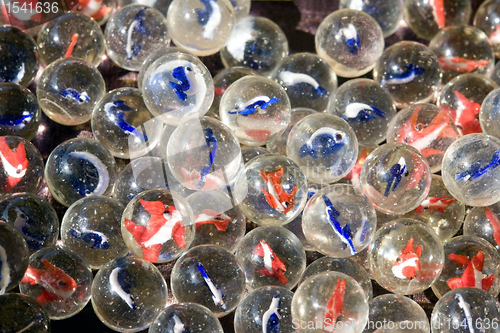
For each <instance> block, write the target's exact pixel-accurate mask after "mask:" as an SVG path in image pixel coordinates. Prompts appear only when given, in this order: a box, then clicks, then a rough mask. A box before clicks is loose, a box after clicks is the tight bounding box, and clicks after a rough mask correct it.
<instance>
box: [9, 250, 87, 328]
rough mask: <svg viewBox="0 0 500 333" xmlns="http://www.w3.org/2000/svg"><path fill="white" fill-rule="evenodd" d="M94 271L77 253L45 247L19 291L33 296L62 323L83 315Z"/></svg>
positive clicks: (33, 257)
mask: <svg viewBox="0 0 500 333" xmlns="http://www.w3.org/2000/svg"><path fill="white" fill-rule="evenodd" d="M91 285H92V270H91V269H90V267H89V265H88V264H87V263H86V262H85V261H84V260H83V259H82V257H80V256H79V255H78V254H77V253H76V252H73V251H71V250H69V249H66V248H62V247H56V246H54V247H45V248H43V249H41V250H39V251H37V252H35V253H33V254H32V255H31V256H30V258H29V266H28V269H27V271H26V274H25V275H24V278H23V280H22V281H21V284H20V285H19V289H20V291H21V293H23V294H25V295H27V296H30V297H33V298H35V299H36V300H37V302H38V303H40V304H41V305H42V306H43V308H44V309H45V311H47V313H48V315H49V317H50V319H52V320H61V319H66V318H69V317H72V316H74V315H76V314H77V313H78V312H80V311H81V310H82V309H83V308H84V307H85V305H87V303H88V302H89V300H90V286H91Z"/></svg>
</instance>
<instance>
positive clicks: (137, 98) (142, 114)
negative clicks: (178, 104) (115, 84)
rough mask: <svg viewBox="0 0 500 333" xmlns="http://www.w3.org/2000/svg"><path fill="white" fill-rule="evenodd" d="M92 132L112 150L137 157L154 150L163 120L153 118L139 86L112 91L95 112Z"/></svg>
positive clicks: (128, 156)
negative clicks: (137, 87)
mask: <svg viewBox="0 0 500 333" xmlns="http://www.w3.org/2000/svg"><path fill="white" fill-rule="evenodd" d="M91 125H92V133H94V136H95V138H96V139H97V140H99V141H100V142H101V143H102V144H103V145H104V146H106V148H108V150H109V152H110V153H111V154H112V155H113V156H115V157H119V158H126V159H135V158H138V157H140V156H143V155H145V154H147V153H148V152H150V151H151V150H152V149H153V148H154V147H155V146H156V144H157V143H158V142H159V141H160V138H161V134H162V130H163V122H161V121H160V120H159V119H156V118H154V117H153V115H152V114H151V113H150V112H149V110H148V109H147V107H146V104H144V100H143V98H142V93H141V91H140V90H139V89H135V88H118V89H115V90H113V91H110V92H108V93H107V94H106V95H104V97H103V98H101V99H100V100H99V102H98V103H97V104H96V105H95V107H94V111H93V112H92V119H91Z"/></svg>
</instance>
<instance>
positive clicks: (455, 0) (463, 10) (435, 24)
mask: <svg viewBox="0 0 500 333" xmlns="http://www.w3.org/2000/svg"><path fill="white" fill-rule="evenodd" d="M403 3H404V14H405V18H406V22H408V25H409V26H410V28H411V30H413V32H414V33H415V34H416V35H417V36H418V37H420V38H423V39H427V40H429V39H431V38H432V37H434V36H435V35H436V33H437V32H438V31H439V30H440V29H443V28H445V27H450V26H461V25H467V23H468V22H469V17H470V15H471V12H472V8H471V7H472V6H471V1H470V0H437V1H436V0H431V1H425V0H404V1H403Z"/></svg>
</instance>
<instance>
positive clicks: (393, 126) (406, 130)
mask: <svg viewBox="0 0 500 333" xmlns="http://www.w3.org/2000/svg"><path fill="white" fill-rule="evenodd" d="M459 136H460V134H459V131H458V129H457V127H456V126H455V122H454V121H453V118H452V117H451V115H450V113H448V112H446V111H445V110H443V109H441V108H440V107H438V106H436V105H434V104H429V103H422V104H421V103H418V104H413V105H410V106H407V107H406V108H404V109H403V110H401V111H400V112H398V114H397V115H396V116H395V117H394V118H393V119H392V121H391V122H390V123H389V130H388V132H387V142H401V143H406V144H408V145H410V146H412V147H414V148H416V149H417V150H418V151H420V153H421V154H422V155H423V156H424V157H425V159H426V160H427V162H428V163H429V167H430V168H431V172H438V171H439V170H441V163H442V161H443V155H444V152H445V151H446V149H448V147H449V146H450V145H451V144H452V143H453V142H454V141H455V140H456V139H458V137H459Z"/></svg>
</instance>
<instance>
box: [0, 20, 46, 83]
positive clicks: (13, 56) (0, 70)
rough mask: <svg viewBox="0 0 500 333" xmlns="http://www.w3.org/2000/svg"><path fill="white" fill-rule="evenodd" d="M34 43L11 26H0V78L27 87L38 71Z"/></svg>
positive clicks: (2, 80)
mask: <svg viewBox="0 0 500 333" xmlns="http://www.w3.org/2000/svg"><path fill="white" fill-rule="evenodd" d="M38 68H39V64H38V53H37V48H36V43H35V41H34V40H33V38H31V37H30V36H29V35H28V34H26V33H24V32H23V31H21V30H20V29H18V28H16V27H13V26H2V27H0V80H1V82H12V83H17V84H19V85H20V86H22V87H27V86H28V85H29V84H30V83H31V81H33V79H34V78H35V76H36V73H37V72H38Z"/></svg>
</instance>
